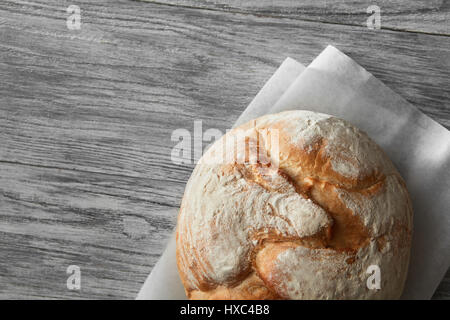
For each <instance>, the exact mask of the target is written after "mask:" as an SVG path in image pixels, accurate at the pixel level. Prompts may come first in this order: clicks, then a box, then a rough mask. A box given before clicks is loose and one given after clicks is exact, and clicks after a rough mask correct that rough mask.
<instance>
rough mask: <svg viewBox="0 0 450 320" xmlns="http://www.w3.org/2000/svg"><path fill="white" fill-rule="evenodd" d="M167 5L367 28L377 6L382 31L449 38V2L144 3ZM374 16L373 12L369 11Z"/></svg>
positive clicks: (184, 0)
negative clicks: (437, 35)
mask: <svg viewBox="0 0 450 320" xmlns="http://www.w3.org/2000/svg"><path fill="white" fill-rule="evenodd" d="M143 1H146V2H153V3H163V4H167V5H175V6H184V7H189V8H202V9H208V10H216V11H226V12H233V13H241V14H253V15H262V16H268V17H287V18H292V19H300V20H304V21H316V22H326V23H333V24H347V25H352V26H360V27H366V26H367V19H368V17H369V16H370V15H371V13H367V8H368V7H369V6H371V5H377V6H378V7H379V8H380V13H381V28H384V29H389V30H398V31H409V32H425V33H435V34H446V35H450V24H449V21H450V2H449V1H448V0H420V1H405V0H378V1H372V0H334V1H330V0H302V1H295V0H277V1H273V0H248V1H242V0H157V1H153V0H143ZM370 12H372V11H370Z"/></svg>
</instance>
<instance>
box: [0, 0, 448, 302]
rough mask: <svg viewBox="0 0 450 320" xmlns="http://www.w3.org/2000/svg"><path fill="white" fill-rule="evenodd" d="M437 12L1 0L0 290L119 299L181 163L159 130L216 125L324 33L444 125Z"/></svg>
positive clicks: (150, 245) (137, 278)
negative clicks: (76, 280)
mask: <svg viewBox="0 0 450 320" xmlns="http://www.w3.org/2000/svg"><path fill="white" fill-rule="evenodd" d="M371 4H377V5H378V6H379V7H380V8H381V29H380V30H370V29H368V28H367V25H366V20H367V18H368V17H369V14H367V12H366V9H367V7H368V6H369V5H371ZM70 5H78V6H79V7H80V9H81V28H80V29H79V30H77V29H75V30H72V29H73V26H74V24H73V23H72V24H70V23H71V22H73V21H75V20H69V25H70V26H68V24H67V18H68V17H69V16H70V15H71V13H68V12H67V11H66V10H67V8H68V7H69V6H70ZM449 22H450V1H447V0H439V1H437V0H436V1H430V0H423V1H404V0H403V1H387V0H386V1H376V2H375V1H373V2H371V1H356V0H354V1H343V0H341V1H331V0H327V1H312V0H306V1H293V0H282V1H276V2H275V1H266V0H258V1H256V0H255V1H237V0H234V1H233V0H222V1H220V0H214V1H206V0H204V1H193V0H192V1H191V0H185V1H175V0H174V1H170V0H167V1H166V0H161V1H158V2H142V1H119V0H115V1H111V0H108V1H107V0H96V1H94V0H92V1H87V0H82V1H75V0H73V1H64V0H62V1H57V0H33V1H10V0H2V1H0V298H130V299H131V298H134V297H135V296H136V293H137V292H138V290H139V288H140V286H141V284H142V283H143V281H144V279H145V278H146V276H147V275H148V274H149V272H150V271H151V269H152V267H153V265H154V264H155V262H156V261H157V260H158V258H159V256H160V254H161V253H162V251H163V249H164V246H165V243H166V240H167V238H168V236H169V234H170V232H171V230H172V228H173V227H174V225H175V219H176V214H177V208H178V205H179V203H180V200H181V197H182V194H183V190H184V186H185V183H186V181H187V179H188V178H189V175H190V173H191V170H192V168H193V164H190V165H189V164H185V165H176V164H174V163H173V162H172V161H171V151H172V148H173V147H174V146H175V144H176V143H175V142H173V141H171V134H172V132H173V131H174V130H175V129H177V128H185V129H187V130H189V131H190V132H193V126H194V121H195V120H202V121H203V131H205V130H207V129H209V128H217V129H219V130H221V131H222V132H224V131H225V130H226V129H227V128H229V127H231V125H232V124H233V122H234V121H235V120H236V119H237V117H238V116H239V114H240V113H241V112H242V111H243V110H244V108H245V107H246V105H247V104H248V103H249V102H250V101H251V99H252V97H253V96H254V95H255V94H256V93H257V92H258V90H259V89H260V88H261V86H262V85H263V84H264V82H265V81H266V80H267V79H268V77H269V76H270V75H271V74H272V73H273V71H274V70H275V69H276V68H277V66H278V65H279V64H280V63H281V62H282V60H283V59H284V58H285V57H286V56H291V57H293V58H296V59H297V60H299V61H301V62H303V63H305V64H308V63H309V62H310V61H311V60H312V59H313V58H314V57H315V56H316V55H317V54H318V53H319V52H320V51H321V50H322V49H323V48H325V46H326V45H327V44H333V45H335V46H337V47H338V48H339V49H341V50H342V51H344V52H345V53H347V54H348V55H350V56H351V57H352V58H354V59H355V60H356V61H358V62H359V63H360V64H361V65H363V66H364V67H366V68H367V69H368V70H369V71H370V72H372V73H373V74H374V75H375V76H376V77H378V78H379V79H381V80H382V81H384V82H385V83H386V84H387V85H388V86H389V87H391V88H392V89H393V90H394V91H396V92H397V93H399V94H400V95H402V96H403V97H404V98H406V99H407V100H408V101H410V102H411V103H412V104H414V105H415V106H417V107H418V108H419V109H421V110H422V111H423V112H424V113H426V114H427V115H429V116H430V117H431V118H433V119H435V120H436V121H437V122H439V123H441V124H442V125H444V126H445V127H446V128H450V107H449V95H450V93H449V92H450V91H449V79H450V37H449V36H450V29H449V25H450V23H449ZM69 265H76V266H79V267H80V269H81V289H80V290H69V289H68V288H67V285H66V281H67V278H68V277H69V275H68V274H67V273H66V270H67V268H68V266H69ZM435 298H447V299H448V298H450V273H447V276H446V278H445V279H444V280H443V281H442V283H441V285H440V287H439V288H438V290H437V291H436V293H435Z"/></svg>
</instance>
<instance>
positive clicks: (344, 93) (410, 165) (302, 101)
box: [137, 46, 450, 299]
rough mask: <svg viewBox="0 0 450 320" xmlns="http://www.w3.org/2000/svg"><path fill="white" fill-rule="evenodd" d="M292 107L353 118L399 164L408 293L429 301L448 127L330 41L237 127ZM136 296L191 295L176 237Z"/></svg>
mask: <svg viewBox="0 0 450 320" xmlns="http://www.w3.org/2000/svg"><path fill="white" fill-rule="evenodd" d="M293 109H306V110H313V111H317V112H322V113H327V114H331V115H334V116H337V117H339V118H342V119H345V120H348V121H350V122H351V123H353V124H354V125H355V126H357V127H359V128H360V129H362V130H364V131H366V132H367V133H368V134H369V136H370V137H371V138H372V139H373V140H375V141H376V142H377V143H378V144H379V145H380V146H381V147H382V148H383V149H384V150H385V151H386V153H387V154H388V156H389V157H390V158H391V160H392V161H393V162H394V164H395V165H396V167H397V168H398V169H399V171H400V173H401V174H402V176H403V178H404V179H405V182H406V185H407V187H408V190H409V192H410V195H411V199H412V202H413V208H414V236H413V245H412V252H411V262H410V269H409V274H408V279H407V281H406V286H405V290H404V293H403V298H404V299H430V298H431V296H432V295H433V293H434V291H435V290H436V287H437V286H438V284H439V282H440V281H441V279H442V278H443V276H444V274H445V272H446V271H447V269H448V267H449V265H450V212H449V208H450V194H449V190H450V132H449V131H448V130H447V129H445V128H444V127H443V126H441V125H440V124H438V123H437V122H435V121H433V120H432V119H431V118H429V117H427V116H425V115H424V114H423V113H421V112H420V111H419V110H418V109H416V108H415V107H413V106H412V105H410V104H409V103H408V102H407V101H405V100H404V99H403V98H401V97H400V96H399V95H397V94H396V93H395V92H393V91H392V90H390V89H389V88H388V87H386V86H385V85H384V84H383V83H382V82H381V81H379V80H378V79H376V78H375V77H374V76H372V75H371V74H370V73H369V72H367V71H366V70H365V69H364V68H362V67H361V66H359V65H358V64H357V63H356V62H354V61H353V60H352V59H350V58H349V57H348V56H346V55H345V54H343V53H342V52H340V51H339V50H338V49H336V48H334V47H333V46H328V47H327V48H326V49H325V50H324V51H323V52H322V53H321V54H320V55H319V56H318V57H317V58H316V59H315V60H314V61H313V62H312V63H311V64H310V65H309V66H308V67H307V68H305V67H304V66H303V65H301V64H300V63H298V62H296V61H295V60H293V59H290V58H288V59H286V60H285V61H284V62H283V64H282V65H281V66H280V68H279V69H278V70H277V71H276V72H275V74H274V75H273V76H272V77H271V78H270V79H269V81H268V82H267V83H266V84H265V85H264V87H263V89H262V90H261V91H260V92H259V93H258V95H257V96H256V97H255V99H254V100H253V101H252V103H251V104H250V105H249V107H248V108H247V109H246V110H245V111H244V113H243V114H242V115H241V117H240V118H239V119H238V121H237V122H236V124H235V125H239V124H242V123H244V122H246V121H248V120H250V119H253V118H256V117H259V116H261V115H263V114H266V113H277V112H280V111H285V110H293ZM381 276H382V274H381ZM137 298H138V299H185V298H186V296H185V294H184V290H183V287H182V285H181V281H180V279H179V276H178V272H177V267H176V262H175V239H174V236H172V237H171V240H170V241H169V244H168V246H167V248H166V251H165V252H164V253H163V255H162V257H161V259H160V261H159V262H158V263H157V264H156V266H155V267H154V269H153V270H152V273H151V274H150V276H149V277H148V278H147V280H146V282H145V284H144V286H143V287H142V288H141V291H140V292H139V295H138V297H137Z"/></svg>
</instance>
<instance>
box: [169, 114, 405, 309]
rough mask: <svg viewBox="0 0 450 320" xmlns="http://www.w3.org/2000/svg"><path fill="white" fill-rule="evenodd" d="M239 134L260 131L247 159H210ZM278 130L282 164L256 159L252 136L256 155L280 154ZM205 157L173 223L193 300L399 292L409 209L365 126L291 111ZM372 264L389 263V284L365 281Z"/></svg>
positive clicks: (251, 127)
mask: <svg viewBox="0 0 450 320" xmlns="http://www.w3.org/2000/svg"><path fill="white" fill-rule="evenodd" d="M239 130H247V131H246V132H251V133H252V134H254V135H253V136H252V138H250V139H247V138H246V140H245V142H246V143H245V146H244V150H245V152H244V155H243V158H244V160H245V161H244V162H243V163H240V162H238V161H237V157H239V156H238V155H235V157H234V158H233V159H234V161H232V162H226V163H217V164H216V163H214V164H207V163H206V161H204V160H205V159H210V158H213V157H214V156H216V155H217V154H220V153H221V152H222V150H223V148H222V147H223V145H225V144H226V143H227V142H226V139H227V138H228V137H233V135H237V134H238V132H239ZM264 130H266V131H268V132H269V136H266V137H265V138H261V137H260V134H261V132H263V131H264ZM271 130H272V131H271ZM274 130H279V132H280V134H279V142H280V143H279V146H278V148H279V156H280V158H279V163H278V167H274V166H273V163H269V164H267V163H260V162H256V163H253V162H251V161H250V160H251V157H252V156H253V154H252V152H254V150H253V151H252V150H251V148H249V147H248V146H249V145H251V143H254V141H258V144H257V145H258V148H256V149H255V150H256V152H257V153H259V152H260V151H261V150H260V148H261V149H262V151H265V152H266V153H267V154H268V155H269V157H271V156H273V155H271V153H272V152H273V151H274V150H275V149H274V146H273V145H271V144H272V143H273V142H272V140H271V139H270V134H271V132H274ZM255 137H256V138H255ZM252 139H253V140H252ZM260 140H261V141H262V144H261V145H260V143H259V142H260ZM252 141H253V142H252ZM221 143H222V145H221ZM202 160H203V161H204V162H202ZM202 160H201V161H200V163H199V164H198V165H197V167H196V169H195V170H194V172H193V174H192V177H191V179H190V181H189V183H188V185H187V187H186V191H185V195H184V197H183V201H182V206H181V208H180V215H179V218H178V226H177V265H178V269H179V272H180V277H181V280H182V282H183V284H184V286H185V290H186V294H187V296H188V297H189V298H190V299H249V300H251V299H346V298H347V299H365V298H375V299H376V298H398V297H399V296H400V294H401V292H402V289H403V284H404V281H405V278H406V272H407V267H408V261H409V251H410V244H411V235H412V208H411V204H410V200H409V196H408V193H407V191H406V187H405V185H404V182H403V180H402V179H401V177H400V175H399V174H398V172H397V171H396V170H395V168H394V166H393V165H392V163H391V162H390V161H389V159H388V158H387V157H386V156H385V154H384V153H383V151H382V150H381V149H380V148H379V147H378V146H377V145H376V144H375V143H373V142H372V141H371V140H370V139H369V138H368V137H367V136H366V135H365V134H364V133H362V132H361V131H359V130H357V129H356V128H354V127H352V126H351V125H350V124H348V123H346V122H344V121H342V120H339V119H336V118H332V117H324V116H323V115H317V114H314V113H311V112H303V111H291V112H284V113H281V114H277V115H269V116H265V117H262V118H260V119H257V120H254V121H251V122H249V123H247V124H245V125H243V126H241V127H239V128H236V129H235V130H233V131H231V132H229V133H228V134H227V135H226V136H225V138H223V139H222V140H221V141H219V142H216V143H215V144H214V145H213V146H212V147H211V148H210V150H209V151H208V152H207V153H206V154H205V156H204V157H203V158H202ZM371 264H376V265H379V266H380V268H381V269H382V271H383V290H380V291H371V290H368V289H367V287H366V285H365V279H366V278H367V276H366V273H365V272H366V269H367V267H368V266H369V265H371Z"/></svg>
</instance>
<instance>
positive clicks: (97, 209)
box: [0, 164, 178, 299]
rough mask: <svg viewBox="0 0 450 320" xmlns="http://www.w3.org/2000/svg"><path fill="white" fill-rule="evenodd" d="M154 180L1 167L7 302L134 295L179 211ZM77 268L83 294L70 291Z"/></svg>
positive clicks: (1, 268)
mask: <svg viewBox="0 0 450 320" xmlns="http://www.w3.org/2000/svg"><path fill="white" fill-rule="evenodd" d="M130 182H135V183H130ZM147 182H148V181H147V180H145V179H141V178H132V179H123V178H120V177H115V176H110V175H105V174H93V173H82V172H73V171H70V170H54V169H46V168H37V167H32V166H19V167H18V166H17V165H10V164H0V208H1V214H0V246H1V248H2V250H0V261H1V263H0V299H1V298H21V299H23V298H42V297H49V298H60V297H67V298H68V297H72V298H130V299H132V298H134V297H135V296H136V294H137V292H138V290H139V288H140V286H141V285H142V283H143V281H144V280H145V278H146V276H147V275H148V273H149V272H150V270H151V268H152V266H153V265H154V264H155V263H156V261H157V259H158V258H159V255H160V254H161V253H162V251H163V249H164V246H165V243H166V239H167V237H168V236H169V235H170V232H171V230H172V228H173V227H174V225H175V217H176V214H177V211H178V208H177V207H170V206H166V205H161V204H158V203H154V202H153V201H152V199H151V197H150V198H149V197H148V194H151V192H149V190H148V189H147V188H146V186H145V185H146V184H147ZM149 184H150V185H151V182H150V183H149ZM146 189H147V190H146ZM69 265H77V266H79V267H80V269H81V275H82V278H81V280H82V283H81V290H80V291H70V290H68V289H67V286H66V280H67V278H68V275H67V274H66V269H67V267H68V266H69Z"/></svg>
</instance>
